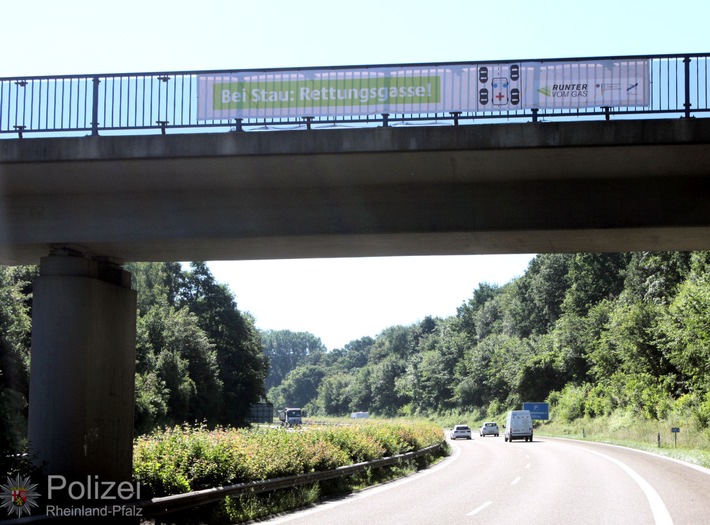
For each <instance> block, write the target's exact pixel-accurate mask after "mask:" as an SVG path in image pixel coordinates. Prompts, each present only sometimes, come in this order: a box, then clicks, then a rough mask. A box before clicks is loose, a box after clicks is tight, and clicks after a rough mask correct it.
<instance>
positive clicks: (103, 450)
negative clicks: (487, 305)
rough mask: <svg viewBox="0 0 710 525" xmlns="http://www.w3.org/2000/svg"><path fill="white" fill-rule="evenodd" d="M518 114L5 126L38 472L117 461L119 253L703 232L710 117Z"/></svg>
mask: <svg viewBox="0 0 710 525" xmlns="http://www.w3.org/2000/svg"><path fill="white" fill-rule="evenodd" d="M161 82H162V81H161ZM684 100H686V101H687V100H688V99H684ZM2 107H3V106H2V97H1V96H0V109H2ZM682 111H683V113H682V114H681V115H680V116H681V117H687V116H688V115H686V114H685V111H687V107H683V108H682ZM527 114H528V115H529V116H531V119H530V120H533V122H523V123H515V124H511V123H507V124H490V125H488V124H475V125H455V126H421V127H420V126H401V127H393V126H385V125H382V126H378V127H373V126H371V125H369V126H366V127H361V128H358V129H300V130H294V131H279V132H273V133H256V132H254V133H251V132H238V131H237V132H228V133H199V134H184V133H182V134H181V133H175V134H172V133H165V134H157V135H156V134H153V135H137V136H136V135H133V136H96V135H95V134H94V135H92V136H84V137H59V138H54V137H49V138H47V137H44V138H32V139H27V138H13V139H9V140H2V141H0V264H5V265H16V264H36V263H38V262H39V263H40V277H39V278H38V280H37V282H36V283H35V287H34V291H35V296H34V306H33V335H32V337H33V339H32V372H31V386H30V391H31V394H30V429H29V432H30V441H31V443H32V447H33V451H34V452H35V453H36V454H37V455H38V457H39V458H41V459H43V460H45V461H47V463H48V469H49V471H50V473H61V474H64V475H67V476H71V477H85V476H86V475H98V476H100V477H101V478H102V479H103V478H106V479H115V480H125V479H129V476H130V474H131V454H132V448H131V446H132V422H133V375H134V374H133V372H134V360H135V300H136V298H135V292H133V291H132V290H131V289H130V276H129V275H128V274H127V273H126V272H125V271H124V270H123V269H122V267H121V265H122V264H123V263H124V262H128V261H174V260H219V259H222V260H235V259H266V258H297V257H342V256H382V255H415V254H417V255H423V254H484V253H535V252H584V251H594V252H600V251H635V250H650V251H661V250H700V249H708V248H710V235H709V234H710V206H708V202H710V178H709V177H710V173H709V172H710V167H709V166H710V119H704V118H673V119H648V118H643V119H636V120H616V119H614V120H607V119H603V120H592V121H580V120H576V121H567V120H565V121H553V122H550V121H546V122H542V121H540V120H541V119H538V118H537V113H535V112H529V113H527ZM608 114H609V112H608V108H607V109H606V110H604V111H602V112H601V115H602V116H608ZM94 116H96V115H94ZM645 117H648V115H645ZM453 118H455V119H458V118H459V115H454V116H453ZM602 118H603V117H602ZM94 122H95V121H94ZM161 122H163V124H159V126H160V129H161V131H166V129H165V128H166V125H165V123H164V122H165V121H161ZM381 123H382V124H387V119H386V117H383V119H382V121H381ZM0 124H2V115H1V114H0ZM309 124H310V122H309ZM307 127H310V125H309V126H307ZM236 129H239V126H237V127H236ZM17 131H18V132H20V131H22V132H24V133H25V137H26V133H27V130H26V129H22V130H17Z"/></svg>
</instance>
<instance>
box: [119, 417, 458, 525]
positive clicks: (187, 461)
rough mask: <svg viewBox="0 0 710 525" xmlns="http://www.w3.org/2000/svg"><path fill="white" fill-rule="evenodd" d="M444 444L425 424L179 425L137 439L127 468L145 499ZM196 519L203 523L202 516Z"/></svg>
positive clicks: (309, 493) (307, 496)
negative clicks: (242, 426) (130, 463)
mask: <svg viewBox="0 0 710 525" xmlns="http://www.w3.org/2000/svg"><path fill="white" fill-rule="evenodd" d="M444 443H445V436H444V433H443V431H442V428H441V427H440V426H439V425H437V424H435V423H432V422H428V421H424V420H368V421H362V420H360V421H357V422H355V423H353V424H348V425H338V426H330V425H324V426H311V425H309V426H304V427H302V428H300V429H298V430H292V429H291V430H286V429H282V428H269V427H253V428H248V429H233V428H217V429H214V430H210V429H207V428H205V427H204V426H189V425H184V426H177V427H173V428H166V429H164V430H160V431H155V432H152V433H150V434H147V435H145V436H141V437H139V438H137V439H136V441H135V444H134V454H133V458H134V459H133V469H134V476H135V478H136V479H137V480H138V481H139V482H140V483H141V487H142V489H143V491H144V493H147V494H149V495H150V496H153V497H156V496H164V495H169V494H177V493H184V492H190V491H193V490H200V489H204V488H209V487H216V486H222V485H229V484H234V483H242V482H248V481H257V480H265V479H271V478H276V477H281V476H290V475H295V474H303V473H310V472H319V471H324V470H331V469H334V468H337V467H340V466H345V465H350V464H353V463H360V462H363V461H370V460H373V459H378V458H382V457H386V456H392V455H396V454H401V453H406V452H411V451H415V450H419V449H422V448H425V447H427V446H430V445H434V444H444ZM433 459H434V458H429V460H430V461H431V460H433ZM418 466H422V465H420V464H419V463H418V462H411V463H410V464H408V465H404V466H401V465H400V466H399V467H394V468H384V469H377V471H368V472H365V473H362V474H360V475H356V476H353V477H351V478H350V479H347V480H333V481H330V482H323V483H320V484H314V485H310V486H306V487H297V488H293V489H288V490H285V491H278V492H276V493H270V494H264V495H253V496H249V497H246V498H233V499H228V500H227V501H226V502H225V503H224V504H222V505H213V506H211V507H210V508H209V513H210V516H209V518H208V519H207V521H208V522H210V523H218V522H223V521H231V522H234V521H240V520H246V519H256V518H258V517H263V516H265V515H269V514H271V513H273V512H280V511H283V510H285V509H288V508H293V507H294V506H302V505H306V504H308V503H311V502H313V501H314V500H315V499H317V498H318V497H319V496H320V495H321V494H323V493H332V492H342V491H348V490H352V489H353V488H355V487H359V486H363V485H368V484H371V483H376V482H379V481H382V480H383V479H387V478H389V477H391V476H392V475H400V474H401V473H402V470H401V469H404V470H405V471H411V470H416V468H417V467H418ZM198 514H199V513H198ZM202 514H204V512H203V513H202ZM200 519H202V520H204V519H205V517H204V516H203V515H201V518H200Z"/></svg>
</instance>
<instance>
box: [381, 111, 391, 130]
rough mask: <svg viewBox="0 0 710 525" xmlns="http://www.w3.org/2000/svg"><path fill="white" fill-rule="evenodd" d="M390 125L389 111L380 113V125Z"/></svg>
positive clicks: (384, 126)
mask: <svg viewBox="0 0 710 525" xmlns="http://www.w3.org/2000/svg"><path fill="white" fill-rule="evenodd" d="M389 125H390V114H389V113H383V114H382V127H383V128H386V127H387V126H389Z"/></svg>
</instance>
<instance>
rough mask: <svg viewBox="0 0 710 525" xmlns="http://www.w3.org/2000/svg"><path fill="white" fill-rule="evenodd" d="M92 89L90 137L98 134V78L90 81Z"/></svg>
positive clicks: (99, 81)
mask: <svg viewBox="0 0 710 525" xmlns="http://www.w3.org/2000/svg"><path fill="white" fill-rule="evenodd" d="M92 82H93V84H94V89H93V90H92V95H91V96H92V101H91V136H92V137H96V136H98V134H99V84H100V83H101V80H99V77H94V78H93V79H92Z"/></svg>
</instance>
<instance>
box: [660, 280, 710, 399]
mask: <svg viewBox="0 0 710 525" xmlns="http://www.w3.org/2000/svg"><path fill="white" fill-rule="evenodd" d="M659 337H660V344H662V345H664V346H665V348H666V349H667V355H668V359H669V361H670V362H671V363H672V364H673V365H675V366H676V368H677V369H678V371H679V373H680V375H681V377H680V379H681V382H682V384H683V385H684V390H686V391H689V392H694V393H698V394H700V395H702V394H705V393H706V392H708V391H710V367H708V363H710V275H708V274H707V273H703V274H701V275H698V274H696V273H693V274H691V276H690V277H689V278H688V279H687V280H686V281H685V282H684V283H683V284H682V285H681V286H680V288H679V291H678V295H677V296H676V297H675V299H674V300H673V302H672V303H671V304H670V306H669V308H668V311H667V313H666V314H665V315H664V318H663V320H662V321H661V323H660V325H659Z"/></svg>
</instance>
